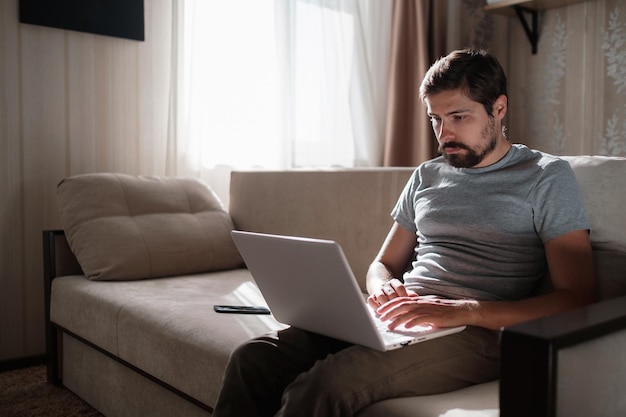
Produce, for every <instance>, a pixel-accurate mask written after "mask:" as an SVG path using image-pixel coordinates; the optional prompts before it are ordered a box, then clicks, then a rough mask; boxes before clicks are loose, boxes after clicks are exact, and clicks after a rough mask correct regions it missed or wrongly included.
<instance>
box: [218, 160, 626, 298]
mask: <svg viewBox="0 0 626 417" xmlns="http://www.w3.org/2000/svg"><path fill="white" fill-rule="evenodd" d="M564 159H566V160H567V161H568V162H569V163H570V165H571V166H572V168H573V170H574V173H575V175H576V178H577V180H578V182H579V184H580V187H581V191H582V194H583V198H584V203H585V208H586V211H587V215H588V217H589V221H590V222H591V227H592V233H591V242H592V245H593V249H594V261H595V267H596V275H597V278H598V292H599V296H600V298H602V299H606V298H612V297H615V296H619V295H626V209H625V208H626V158H618V157H601V156H571V157H564ZM412 171H413V168H369V169H330V170H294V171H269V172H268V171H234V172H233V173H232V176H231V191H230V215H231V217H232V219H233V221H234V223H235V227H236V228H238V229H241V230H249V231H256V232H264V233H276V234H284V235H293V236H308V237H317V238H323V239H332V240H336V241H337V242H339V243H340V244H341V246H342V247H343V249H344V252H345V254H346V257H347V258H348V261H349V262H350V265H351V267H352V269H353V271H354V274H355V276H356V278H357V280H358V281H359V284H360V285H361V287H362V288H363V289H365V273H366V272H367V268H368V266H369V264H370V262H371V261H372V259H373V258H374V256H375V255H376V253H377V252H378V249H379V248H380V246H381V244H382V242H383V240H384V239H385V236H386V234H387V232H388V231H389V228H390V226H391V224H392V220H391V217H390V216H389V213H390V211H391V209H392V208H393V206H394V204H395V202H396V200H397V198H398V196H399V195H400V192H401V191H402V189H403V188H404V185H405V183H406V181H407V180H408V178H409V176H410V175H411V173H412Z"/></svg>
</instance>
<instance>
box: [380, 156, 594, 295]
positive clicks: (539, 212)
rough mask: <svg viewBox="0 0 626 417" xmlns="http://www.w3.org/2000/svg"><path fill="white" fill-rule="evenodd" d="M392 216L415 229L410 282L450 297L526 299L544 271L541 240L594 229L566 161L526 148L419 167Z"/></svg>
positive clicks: (419, 289)
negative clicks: (489, 160) (488, 159)
mask: <svg viewBox="0 0 626 417" xmlns="http://www.w3.org/2000/svg"><path fill="white" fill-rule="evenodd" d="M391 215H392V217H393V218H394V220H395V221H396V222H398V224H399V225H400V226H402V227H403V228H405V229H407V230H409V231H412V232H415V233H416V234H417V247H416V248H415V251H416V260H415V261H414V262H413V264H412V268H411V269H410V270H409V271H408V272H407V273H405V275H404V282H405V285H406V286H407V287H408V288H409V289H412V290H415V291H416V292H417V293H418V294H422V295H427V294H434V295H439V296H443V297H447V298H473V299H479V300H518V299H522V298H526V297H528V296H529V295H530V294H531V293H532V290H533V289H534V288H535V286H536V284H537V283H538V280H540V279H541V278H542V277H544V276H545V274H546V273H547V264H546V257H545V251H544V246H543V245H544V243H545V242H547V241H548V240H550V239H553V238H555V237H557V236H560V235H563V234H565V233H568V232H571V231H574V230H580V229H589V223H588V221H587V218H586V216H585V212H584V208H583V203H582V197H581V195H580V191H579V189H578V184H577V182H576V178H575V177H574V173H573V171H572V169H571V168H570V166H569V164H568V163H567V162H566V161H563V160H561V159H558V158H556V157H554V156H551V155H548V154H544V153H541V152H539V151H534V150H531V149H529V148H527V147H526V146H524V145H513V147H512V148H511V150H510V151H509V152H508V153H507V154H506V155H505V156H504V158H502V159H501V160H500V161H498V162H497V163H495V164H493V165H490V166H488V167H484V168H454V167H452V166H450V165H449V164H448V163H447V162H446V161H445V160H444V159H443V158H442V157H439V158H435V159H433V160H431V161H427V162H425V163H423V164H421V165H420V166H419V167H418V168H417V169H416V170H415V172H414V173H413V175H412V177H411V178H410V180H409V182H408V183H407V185H406V187H405V189H404V191H403V192H402V194H401V195H400V198H399V200H398V203H397V204H396V206H395V208H394V209H393V211H392V213H391Z"/></svg>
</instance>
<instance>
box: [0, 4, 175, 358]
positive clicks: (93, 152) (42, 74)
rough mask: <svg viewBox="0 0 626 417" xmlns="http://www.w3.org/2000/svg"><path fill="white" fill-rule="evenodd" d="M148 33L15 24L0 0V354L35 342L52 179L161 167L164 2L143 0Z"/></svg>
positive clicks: (39, 332)
mask: <svg viewBox="0 0 626 417" xmlns="http://www.w3.org/2000/svg"><path fill="white" fill-rule="evenodd" d="M145 7H146V10H145V14H146V19H145V20H146V41H145V42H137V41H131V40H126V39H119V38H112V37H105V36H99V35H92V34H86V33H80V32H71V31H65V30H60V29H53V28H47V27H40V26H32V25H23V24H20V23H18V9H17V8H18V1H17V0H0V172H1V174H0V195H1V196H2V204H1V205H0V236H1V237H0V239H1V240H0V360H4V359H11V358H17V357H24V356H32V355H38V354H41V353H43V352H44V347H45V344H44V300H43V279H42V276H43V267H42V238H41V232H42V230H43V229H50V228H59V227H60V224H59V218H58V213H57V208H56V196H55V189H56V184H57V183H58V182H59V181H60V180H61V179H62V178H64V177H65V176H68V175H73V174H77V173H83V172H95V171H119V172H127V173H131V174H142V175H153V174H154V175H162V174H169V173H171V172H172V171H171V169H170V170H169V171H168V168H166V166H168V163H169V166H170V167H171V166H172V164H171V163H170V162H171V161H166V158H165V149H166V148H167V146H168V144H167V141H168V139H167V132H168V97H169V85H170V48H169V45H170V42H171V12H172V10H171V9H172V2H170V1H164V0H151V1H146V2H145Z"/></svg>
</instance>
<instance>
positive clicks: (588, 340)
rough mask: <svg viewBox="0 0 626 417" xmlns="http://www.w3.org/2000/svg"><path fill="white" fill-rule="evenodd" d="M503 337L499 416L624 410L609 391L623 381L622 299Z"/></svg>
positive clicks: (625, 307)
mask: <svg viewBox="0 0 626 417" xmlns="http://www.w3.org/2000/svg"><path fill="white" fill-rule="evenodd" d="M501 337H502V340H501V342H502V347H501V349H502V350H501V352H502V357H501V379H500V416H501V417H516V416H524V417H526V416H534V417H548V416H549V417H554V416H564V415H567V416H573V415H581V416H582V415H585V416H589V415H593V416H603V415H607V416H608V415H611V416H612V415H624V413H625V412H626V410H625V409H624V408H626V402H624V400H623V399H622V397H623V393H622V392H620V389H619V388H618V389H617V390H613V389H612V387H620V386H621V387H623V386H624V380H626V364H625V362H626V361H624V360H620V359H619V355H621V356H622V357H623V356H624V355H625V354H624V353H622V352H626V297H619V298H615V299H611V300H606V301H602V302H598V303H595V304H592V305H589V306H586V307H583V308H580V309H576V310H572V311H568V312H564V313H561V314H556V315H553V316H550V317H545V318H542V319H538V320H532V321H529V322H526V323H521V324H518V325H515V326H510V327H507V328H504V329H503V330H502V334H501ZM564 408H567V409H568V410H569V411H566V410H564ZM572 410H575V411H574V413H575V414H571V413H572V412H573V411H572Z"/></svg>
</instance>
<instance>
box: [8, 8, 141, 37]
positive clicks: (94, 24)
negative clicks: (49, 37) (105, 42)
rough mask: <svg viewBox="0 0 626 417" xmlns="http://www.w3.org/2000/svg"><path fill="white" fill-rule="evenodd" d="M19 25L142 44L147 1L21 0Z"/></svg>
mask: <svg viewBox="0 0 626 417" xmlns="http://www.w3.org/2000/svg"><path fill="white" fill-rule="evenodd" d="M19 5H20V7H19V13H20V22H22V23H28V24H33V25H42V26H50V27H54V28H60V29H68V30H76V31H80V32H88V33H96V34H99V35H107V36H115V37H120V38H127V39H134V40H139V41H143V40H144V39H145V38H144V0H20V3H19Z"/></svg>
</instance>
